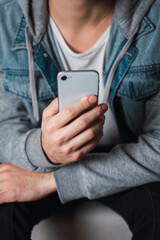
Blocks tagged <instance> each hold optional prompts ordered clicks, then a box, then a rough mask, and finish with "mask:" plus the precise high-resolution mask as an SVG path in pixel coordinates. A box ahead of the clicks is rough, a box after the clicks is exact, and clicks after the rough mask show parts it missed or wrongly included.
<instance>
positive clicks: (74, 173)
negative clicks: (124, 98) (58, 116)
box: [54, 93, 160, 203]
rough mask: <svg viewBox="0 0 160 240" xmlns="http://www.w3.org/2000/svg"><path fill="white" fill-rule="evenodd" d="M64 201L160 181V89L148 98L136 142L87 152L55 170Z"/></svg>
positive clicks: (92, 196)
mask: <svg viewBox="0 0 160 240" xmlns="http://www.w3.org/2000/svg"><path fill="white" fill-rule="evenodd" d="M54 176H55V179H56V184H57V188H58V194H59V197H60V199H61V202H62V203H66V202H68V201H71V200H75V199H78V198H83V197H85V198H89V199H96V198H101V197H104V196H109V195H112V194H115V193H118V192H121V191H124V190H127V189H129V188H133V187H136V186H139V185H143V184H146V183H149V182H155V181H160V93H158V94H157V95H155V96H153V97H152V98H151V99H149V100H147V102H146V120H145V124H144V128H143V134H142V135H141V136H139V139H138V142H137V143H130V144H121V145H117V146H116V147H114V148H113V149H112V151H110V152H109V153H101V154H94V153H92V154H88V155H87V156H86V157H85V158H84V159H82V160H81V161H79V162H77V163H74V164H72V165H70V166H67V165H66V166H64V167H63V168H61V169H58V170H57V171H55V172H54Z"/></svg>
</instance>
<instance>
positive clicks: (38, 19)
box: [18, 0, 155, 41]
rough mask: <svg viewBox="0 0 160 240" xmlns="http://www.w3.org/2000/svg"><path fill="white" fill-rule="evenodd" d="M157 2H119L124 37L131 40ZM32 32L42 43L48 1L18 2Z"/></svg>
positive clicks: (20, 0)
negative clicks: (153, 4)
mask: <svg viewBox="0 0 160 240" xmlns="http://www.w3.org/2000/svg"><path fill="white" fill-rule="evenodd" d="M154 1H155V0H117V1H116V7H115V17H116V19H117V22H118V24H119V26H120V28H121V29H122V32H123V33H124V35H125V36H126V37H127V38H129V37H130V36H131V35H132V34H133V32H134V30H135V28H136V27H137V26H138V25H139V23H140V22H141V20H142V18H143V17H144V15H145V14H146V13H147V11H148V10H149V8H150V7H151V5H152V3H153V2H154ZM18 2H19V4H20V6H21V8H22V11H23V13H24V15H25V18H26V20H27V23H28V26H29V28H30V31H31V32H32V34H33V36H34V37H35V38H36V40H37V41H40V40H41V38H42V37H43V35H44V34H45V32H46V29H47V25H48V1H47V0H38V1H37V0H32V1H30V0H18Z"/></svg>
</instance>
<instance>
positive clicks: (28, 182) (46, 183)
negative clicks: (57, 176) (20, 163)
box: [0, 164, 56, 204]
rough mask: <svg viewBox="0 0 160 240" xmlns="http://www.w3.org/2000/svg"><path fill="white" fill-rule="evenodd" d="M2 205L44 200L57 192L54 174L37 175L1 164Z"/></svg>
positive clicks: (0, 198) (0, 191) (0, 192)
mask: <svg viewBox="0 0 160 240" xmlns="http://www.w3.org/2000/svg"><path fill="white" fill-rule="evenodd" d="M0 183H1V184H0V204H3V203H9V202H28V201H36V200H39V199H42V198H44V197H46V196H48V195H50V194H51V193H53V192H55V191H56V183H55V180H54V178H53V174H52V172H49V173H35V172H31V171H27V170H24V169H22V168H19V167H16V166H14V165H11V164H0Z"/></svg>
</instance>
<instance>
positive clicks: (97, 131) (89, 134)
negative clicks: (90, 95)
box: [66, 118, 104, 151]
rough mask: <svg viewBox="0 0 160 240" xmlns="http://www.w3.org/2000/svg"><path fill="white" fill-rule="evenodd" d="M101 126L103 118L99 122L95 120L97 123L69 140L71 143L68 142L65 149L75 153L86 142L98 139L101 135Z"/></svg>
mask: <svg viewBox="0 0 160 240" xmlns="http://www.w3.org/2000/svg"><path fill="white" fill-rule="evenodd" d="M103 124H104V120H103V118H102V119H101V120H97V122H96V123H94V124H93V125H92V126H91V127H90V128H88V129H86V130H85V131H83V132H82V133H80V134H79V135H77V136H76V137H74V138H73V139H71V141H69V142H68V144H67V145H66V148H67V147H68V149H71V150H72V151H76V150H77V149H79V148H81V147H82V146H84V145H85V144H87V143H88V142H90V141H92V140H96V139H99V136H100V135H101V136H102V135H103Z"/></svg>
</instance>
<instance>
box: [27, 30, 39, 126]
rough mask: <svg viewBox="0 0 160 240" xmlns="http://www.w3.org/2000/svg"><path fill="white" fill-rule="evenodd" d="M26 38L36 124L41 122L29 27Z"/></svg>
mask: <svg viewBox="0 0 160 240" xmlns="http://www.w3.org/2000/svg"><path fill="white" fill-rule="evenodd" d="M25 36H26V46H27V52H28V65H29V80H30V89H31V97H32V108H33V116H34V119H35V121H36V122H39V109H38V98H37V91H36V81H35V75H34V57H33V51H32V44H31V41H30V37H29V27H28V26H26V29H25Z"/></svg>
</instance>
